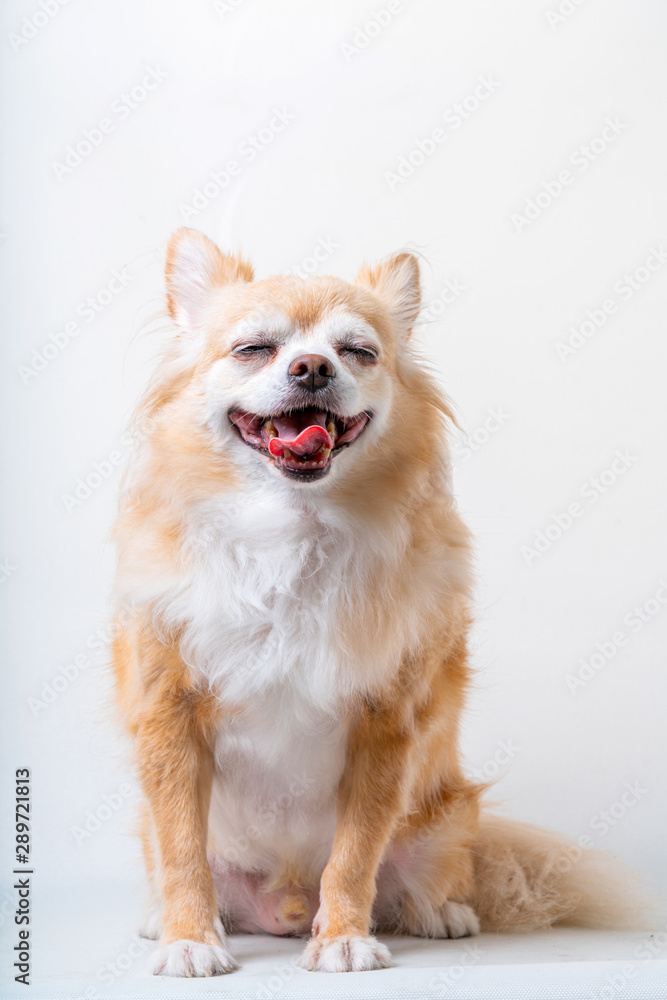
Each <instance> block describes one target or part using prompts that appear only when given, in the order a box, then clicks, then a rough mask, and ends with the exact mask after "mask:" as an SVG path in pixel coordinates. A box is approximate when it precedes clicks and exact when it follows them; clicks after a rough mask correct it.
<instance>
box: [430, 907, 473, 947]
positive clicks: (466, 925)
mask: <svg viewBox="0 0 667 1000" xmlns="http://www.w3.org/2000/svg"><path fill="white" fill-rule="evenodd" d="M435 925H436V928H437V930H436V933H435V934H434V935H433V937H439V938H462V937H469V936H470V935H471V934H479V920H478V919H477V914H476V913H475V911H474V910H473V909H472V908H471V907H470V906H466V904H465V903H452V902H450V900H447V902H446V903H443V905H442V906H441V907H439V908H438V911H437V913H436V914H435Z"/></svg>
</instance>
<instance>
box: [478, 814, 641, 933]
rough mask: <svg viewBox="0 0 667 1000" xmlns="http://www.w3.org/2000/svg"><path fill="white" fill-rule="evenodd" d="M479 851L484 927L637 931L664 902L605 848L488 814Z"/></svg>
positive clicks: (480, 899) (480, 901) (479, 898)
mask: <svg viewBox="0 0 667 1000" xmlns="http://www.w3.org/2000/svg"><path fill="white" fill-rule="evenodd" d="M474 853H475V883H476V890H475V891H476V899H475V909H476V911H477V915H478V916H479V918H480V921H481V924H482V930H497V931H531V930H537V929H539V928H543V927H550V926H552V925H553V924H574V925H578V926H580V927H598V928H614V929H617V930H621V929H635V930H637V929H640V928H647V927H650V926H651V925H652V924H653V922H654V920H652V919H651V914H652V912H654V911H655V910H656V902H655V900H653V899H652V898H651V897H649V896H648V895H647V894H646V893H645V892H644V891H643V889H642V887H641V884H640V877H639V875H637V873H636V872H634V871H632V869H630V868H627V867H626V866H625V865H623V864H622V863H620V862H619V861H617V860H616V859H615V858H614V857H612V856H611V855H609V854H607V853H605V852H602V851H597V850H592V849H584V848H581V847H578V846H576V845H575V844H572V843H570V842H569V841H567V840H565V839H564V838H562V837H560V836H558V835H557V834H555V833H549V832H548V831H547V830H541V829H540V828H539V827H536V826H530V825H528V824H527V823H516V822H512V821H511V820H507V819H502V818H501V817H498V816H488V815H487V816H483V817H482V821H481V826H480V831H479V835H478V838H477V842H476V844H475V850H474ZM654 919H655V918H654Z"/></svg>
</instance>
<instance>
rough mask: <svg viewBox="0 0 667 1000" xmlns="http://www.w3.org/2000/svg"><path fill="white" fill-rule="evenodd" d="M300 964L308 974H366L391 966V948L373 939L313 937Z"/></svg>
mask: <svg viewBox="0 0 667 1000" xmlns="http://www.w3.org/2000/svg"><path fill="white" fill-rule="evenodd" d="M299 965H300V966H301V968H302V969H308V971H309V972H367V971H368V970H370V969H386V968H387V967H388V966H389V965H391V955H390V954H389V949H388V948H385V946H384V945H383V944H380V942H379V941H376V940H375V938H374V937H348V936H347V935H345V936H343V937H336V938H327V937H323V938H313V939H312V940H311V941H309V942H308V944H307V945H306V949H305V951H304V952H303V954H302V955H301V959H300V960H299Z"/></svg>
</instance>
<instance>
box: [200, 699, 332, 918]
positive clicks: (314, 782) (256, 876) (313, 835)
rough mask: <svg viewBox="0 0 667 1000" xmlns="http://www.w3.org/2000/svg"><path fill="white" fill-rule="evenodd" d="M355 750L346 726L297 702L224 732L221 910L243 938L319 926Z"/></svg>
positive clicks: (219, 766) (218, 822)
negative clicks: (320, 895)
mask: <svg viewBox="0 0 667 1000" xmlns="http://www.w3.org/2000/svg"><path fill="white" fill-rule="evenodd" d="M281 694H282V695H283V697H282V698H281V696H280V695H281ZM346 743H347V727H346V725H345V724H344V723H343V722H340V721H332V720H331V718H329V717H327V716H325V715H324V714H323V713H316V712H314V711H313V709H312V707H310V708H308V707H307V706H304V705H303V703H294V702H292V701H291V700H290V696H289V692H287V691H282V692H279V693H276V692H272V694H271V695H270V696H267V697H266V699H265V700H262V701H258V700H256V701H255V703H254V704H253V705H252V706H251V707H249V708H247V709H245V710H244V711H243V713H242V714H238V715H233V716H231V717H230V718H228V719H226V720H225V722H224V723H223V725H222V726H221V728H220V730H219V732H218V733H217V737H216V743H215V760H216V768H215V774H214V778H213V790H212V796H211V809H210V815H209V856H210V861H211V869H212V871H213V875H214V878H215V882H216V888H217V892H218V898H219V900H220V905H221V908H222V910H223V912H226V914H227V916H228V919H229V921H230V923H232V924H234V925H235V926H236V927H237V929H239V930H245V931H253V930H267V931H272V932H273V933H278V934H281V933H290V932H294V931H298V930H299V929H300V925H301V924H302V923H303V924H304V925H305V924H307V923H308V924H309V922H310V921H312V916H313V907H315V909H316V895H317V887H318V883H319V878H320V875H321V873H322V870H323V868H324V866H325V864H326V862H327V860H328V858H329V854H330V851H331V844H332V840H333V834H334V826H335V818H336V796H337V790H338V784H339V781H340V777H341V774H342V772H343V767H344V763H345V751H346ZM299 914H300V918H299Z"/></svg>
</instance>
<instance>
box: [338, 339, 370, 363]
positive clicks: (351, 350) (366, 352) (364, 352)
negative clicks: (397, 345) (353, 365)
mask: <svg viewBox="0 0 667 1000" xmlns="http://www.w3.org/2000/svg"><path fill="white" fill-rule="evenodd" d="M338 352H339V354H343V355H347V356H348V357H349V356H351V357H354V358H358V359H359V361H364V362H366V364H375V362H376V361H377V359H378V353H377V351H376V350H375V348H373V347H360V346H359V345H357V344H341V346H340V347H339V348H338Z"/></svg>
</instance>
